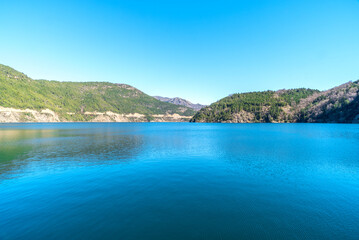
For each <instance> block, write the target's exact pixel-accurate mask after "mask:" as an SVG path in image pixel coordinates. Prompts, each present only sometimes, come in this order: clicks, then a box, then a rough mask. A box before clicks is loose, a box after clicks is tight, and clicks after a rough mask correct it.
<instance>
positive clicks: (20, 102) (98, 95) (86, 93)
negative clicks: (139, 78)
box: [0, 64, 195, 122]
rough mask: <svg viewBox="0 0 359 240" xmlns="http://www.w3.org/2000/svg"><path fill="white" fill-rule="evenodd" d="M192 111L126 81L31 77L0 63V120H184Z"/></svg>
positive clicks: (192, 113) (188, 117)
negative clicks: (160, 99)
mask: <svg viewBox="0 0 359 240" xmlns="http://www.w3.org/2000/svg"><path fill="white" fill-rule="evenodd" d="M194 113H195V111H194V110H193V109H191V108H188V107H185V106H178V105H175V104H171V103H165V102H162V101H159V100H157V99H155V98H153V97H151V96H149V95H147V94H145V93H143V92H141V91H140V90H138V89H136V88H134V87H132V86H129V85H126V84H114V83H107V82H59V81H47V80H33V79H31V78H30V77H28V76H26V75H25V74H23V73H21V72H18V71H16V70H14V69H12V68H10V67H8V66H5V65H1V64H0V122H31V121H100V122H101V121H106V122H107V121H120V122H121V121H188V120H189V119H190V118H191V116H193V115H194Z"/></svg>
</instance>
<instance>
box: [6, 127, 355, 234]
mask: <svg viewBox="0 0 359 240" xmlns="http://www.w3.org/2000/svg"><path fill="white" fill-rule="evenodd" d="M0 239H4V240H5V239H156V240H161V239H220V240H221V239H355V240H358V239H359V125H336V124H327V125H324V124H323V125H322V124H190V123H113V124H112V123H108V124H102V123H76V124H73V123H65V124H63V123H61V124H2V125H0Z"/></svg>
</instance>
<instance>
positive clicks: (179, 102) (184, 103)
mask: <svg viewBox="0 0 359 240" xmlns="http://www.w3.org/2000/svg"><path fill="white" fill-rule="evenodd" d="M154 98H156V99H158V100H160V101H162V102H167V103H172V104H176V105H180V106H186V107H189V108H192V109H194V110H196V111H198V110H200V109H201V108H203V107H205V106H206V105H201V104H199V103H197V104H194V103H191V102H190V101H188V100H186V99H183V98H179V97H175V98H168V97H160V96H154Z"/></svg>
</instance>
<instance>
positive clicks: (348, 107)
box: [191, 81, 359, 123]
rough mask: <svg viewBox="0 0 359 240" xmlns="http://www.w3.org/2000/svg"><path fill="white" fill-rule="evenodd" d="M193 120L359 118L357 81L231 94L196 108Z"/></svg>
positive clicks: (295, 120) (345, 121) (334, 120)
mask: <svg viewBox="0 0 359 240" xmlns="http://www.w3.org/2000/svg"><path fill="white" fill-rule="evenodd" d="M191 121H192V122H323V123H326V122H328V123H335V122H338V123H352V122H359V81H355V82H348V83H346V84H343V85H341V86H338V87H335V88H333V89H330V90H327V91H323V92H320V91H318V90H313V89H305V88H300V89H290V90H279V91H265V92H250V93H241V94H233V95H231V96H228V97H225V98H223V99H221V100H219V101H217V102H215V103H213V104H211V105H210V106H208V107H205V108H203V109H201V110H200V111H198V112H197V113H196V114H195V116H194V117H193V118H192V119H191Z"/></svg>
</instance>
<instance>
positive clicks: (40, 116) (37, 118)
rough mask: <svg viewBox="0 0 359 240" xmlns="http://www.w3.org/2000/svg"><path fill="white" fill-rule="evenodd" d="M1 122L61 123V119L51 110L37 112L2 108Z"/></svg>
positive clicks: (0, 110) (0, 111)
mask: <svg viewBox="0 0 359 240" xmlns="http://www.w3.org/2000/svg"><path fill="white" fill-rule="evenodd" d="M0 122H2V123H6V122H8V123H11V122H60V119H59V116H58V115H57V114H56V113H55V112H53V111H51V110H50V109H44V110H41V111H36V110H31V109H25V110H21V109H14V108H4V107H0Z"/></svg>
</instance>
